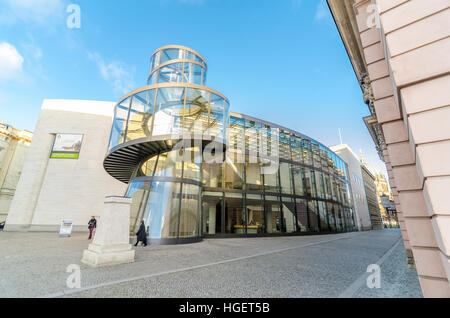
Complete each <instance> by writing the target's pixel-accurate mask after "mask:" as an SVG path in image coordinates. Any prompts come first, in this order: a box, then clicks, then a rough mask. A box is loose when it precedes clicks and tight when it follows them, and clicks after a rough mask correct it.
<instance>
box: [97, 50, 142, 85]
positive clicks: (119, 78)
mask: <svg viewBox="0 0 450 318" xmlns="http://www.w3.org/2000/svg"><path fill="white" fill-rule="evenodd" d="M88 57H89V59H91V60H92V61H94V62H95V63H96V64H97V67H98V69H99V71H100V74H101V75H102V78H103V79H104V80H105V81H107V82H108V83H109V84H110V85H111V86H112V87H114V89H115V90H116V91H117V92H119V93H122V94H125V93H128V92H129V91H131V90H133V89H134V88H135V87H136V84H135V82H134V79H133V77H134V76H133V74H134V72H135V69H134V68H132V67H128V66H127V65H125V64H124V63H121V62H117V61H113V62H109V63H108V62H105V61H104V60H103V58H102V57H101V56H100V55H99V54H98V53H88Z"/></svg>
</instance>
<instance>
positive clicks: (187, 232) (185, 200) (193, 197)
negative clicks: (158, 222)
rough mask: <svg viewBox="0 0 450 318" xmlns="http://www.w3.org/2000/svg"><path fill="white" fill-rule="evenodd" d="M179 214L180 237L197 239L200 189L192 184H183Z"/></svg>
mask: <svg viewBox="0 0 450 318" xmlns="http://www.w3.org/2000/svg"><path fill="white" fill-rule="evenodd" d="M182 188H183V189H182V191H183V195H182V197H181V214H180V236H179V237H197V236H199V233H198V229H199V227H198V222H199V218H200V210H199V195H200V187H198V186H196V185H193V184H186V183H184V184H183V187H182Z"/></svg>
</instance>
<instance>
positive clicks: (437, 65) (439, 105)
mask: <svg viewBox="0 0 450 318" xmlns="http://www.w3.org/2000/svg"><path fill="white" fill-rule="evenodd" d="M328 4H329V7H330V9H331V11H332V13H333V16H334V19H335V21H336V25H337V27H338V29H339V32H340V33H341V37H342V40H343V42H344V44H345V46H346V49H347V51H348V53H349V58H350V60H351V62H352V64H353V67H354V69H355V73H356V75H357V77H358V80H359V81H360V84H361V88H362V90H363V96H364V100H365V102H366V104H367V105H368V107H369V110H370V112H371V115H370V116H368V117H366V118H364V121H365V123H366V125H367V127H368V129H369V131H370V133H371V135H372V138H373V139H374V142H375V145H376V147H377V150H378V152H379V154H380V158H381V159H382V160H384V162H385V163H386V167H387V171H388V175H389V182H390V186H391V188H392V192H393V197H394V201H395V206H396V209H397V213H398V219H399V223H400V228H401V230H402V235H403V239H404V244H405V247H406V250H407V252H408V258H409V263H410V264H412V263H413V262H415V265H416V268H417V272H418V274H419V280H420V283H421V286H422V290H423V293H424V296H425V297H450V284H449V280H450V197H449V196H448V189H450V160H449V159H450V129H448V123H449V122H450V91H449V90H448V88H449V87H450V75H449V73H450V56H449V54H448V52H449V51H450V8H449V2H448V0H433V1H421V0H395V1H393V0H372V1H370V0H328Z"/></svg>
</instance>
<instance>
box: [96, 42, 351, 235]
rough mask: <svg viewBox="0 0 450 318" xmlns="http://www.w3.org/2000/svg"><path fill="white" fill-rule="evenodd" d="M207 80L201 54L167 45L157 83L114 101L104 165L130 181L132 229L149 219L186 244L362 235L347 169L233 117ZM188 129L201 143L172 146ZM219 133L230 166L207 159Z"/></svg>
mask: <svg viewBox="0 0 450 318" xmlns="http://www.w3.org/2000/svg"><path fill="white" fill-rule="evenodd" d="M205 77H206V63H205V61H204V59H203V58H202V57H201V56H200V55H199V54H198V53H196V52H195V51H193V50H191V49H188V48H185V47H178V46H169V47H164V48H161V49H159V50H157V51H156V52H155V53H154V54H153V56H152V58H151V66H150V76H149V83H150V84H151V85H148V86H145V87H143V88H140V89H138V90H135V91H133V92H132V93H130V94H128V95H126V96H125V97H124V98H123V99H122V100H121V101H120V102H119V103H118V104H117V105H116V108H115V116H114V121H113V126H112V129H111V137H110V144H109V153H108V155H107V158H106V159H105V164H104V166H105V169H107V171H108V172H109V173H110V174H111V175H113V176H115V177H116V178H117V179H119V180H122V181H123V182H128V183H129V188H128V190H127V193H126V195H127V196H128V197H131V198H132V207H131V223H130V231H131V232H132V233H135V232H136V231H137V229H138V227H139V223H140V220H142V219H143V220H144V221H145V224H146V226H147V228H148V233H149V237H150V239H152V240H159V241H162V242H166V241H171V242H178V243H179V242H181V241H183V240H188V241H189V240H195V239H200V238H201V237H203V236H221V235H224V236H228V235H245V236H248V235H283V234H289V233H302V232H304V233H308V232H343V231H353V230H355V229H356V227H355V217H354V213H353V209H352V203H351V201H350V198H351V196H350V188H349V186H348V175H347V165H346V163H345V162H344V161H343V160H342V159H341V158H339V157H338V156H337V155H336V154H334V153H333V152H332V151H331V150H330V149H328V148H327V147H326V146H324V145H322V144H321V143H319V142H317V141H315V140H314V139H312V138H309V137H307V136H305V135H302V134H300V133H298V132H295V131H293V130H289V129H286V128H284V127H281V126H278V125H275V124H272V123H269V122H266V121H263V120H260V119H256V118H252V117H249V116H245V115H241V114H237V113H235V114H231V115H230V104H229V101H228V100H227V99H226V97H225V96H223V95H222V94H221V93H219V92H217V91H215V90H213V89H210V88H208V87H206V86H203V84H204V83H205ZM186 133H187V134H188V135H189V136H191V137H192V136H194V137H195V138H194V141H192V140H191V141H190V142H189V144H187V145H184V147H183V149H182V150H179V149H176V148H174V145H176V144H177V143H178V142H179V141H180V140H182V136H183V135H184V136H186ZM197 136H201V137H200V138H198V137H197ZM211 137H213V138H212V139H213V140H215V141H218V142H219V143H220V144H221V147H222V146H224V147H226V148H224V149H226V155H225V156H224V157H225V159H226V160H225V161H220V162H217V163H215V162H214V161H213V162H211V161H208V160H205V157H204V153H203V152H204V151H205V150H206V148H207V147H208V146H207V145H206V144H207V143H208V142H209V141H210V140H211ZM197 141H200V144H198V143H196V142H197ZM205 147H206V148H205ZM211 154H212V153H211ZM108 156H111V158H112V159H109V161H107V160H108V158H109V157H108ZM180 158H181V159H180ZM268 168H269V169H268Z"/></svg>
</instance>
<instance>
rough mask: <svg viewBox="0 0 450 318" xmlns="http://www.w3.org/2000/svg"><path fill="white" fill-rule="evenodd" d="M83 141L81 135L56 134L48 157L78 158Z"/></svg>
mask: <svg viewBox="0 0 450 318" xmlns="http://www.w3.org/2000/svg"><path fill="white" fill-rule="evenodd" d="M82 143H83V135H76V134H56V136H55V143H54V144H53V149H52V153H51V156H50V158H55V159H78V157H79V155H80V150H81V144H82Z"/></svg>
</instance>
